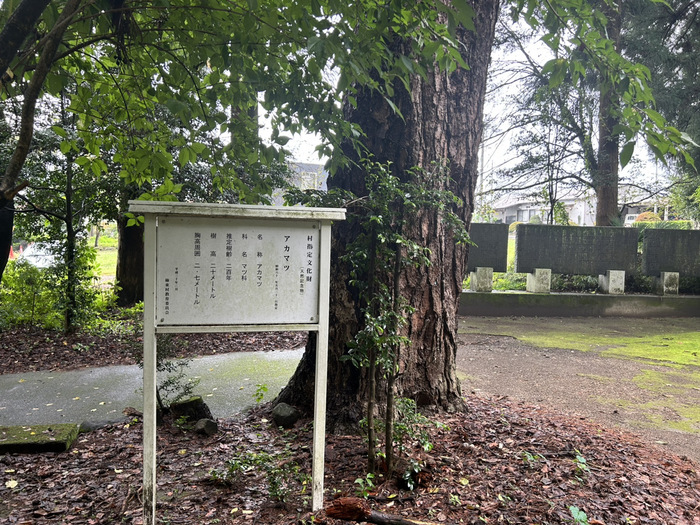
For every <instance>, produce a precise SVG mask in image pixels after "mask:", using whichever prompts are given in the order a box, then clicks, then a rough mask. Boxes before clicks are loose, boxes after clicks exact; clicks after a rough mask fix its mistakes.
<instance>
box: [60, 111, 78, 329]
mask: <svg viewBox="0 0 700 525" xmlns="http://www.w3.org/2000/svg"><path fill="white" fill-rule="evenodd" d="M62 107H63V105H62ZM62 117H63V118H64V119H65V115H62ZM73 160H74V155H73V154H71V153H69V154H68V156H67V157H66V188H65V198H66V202H65V206H66V212H65V213H66V215H65V218H64V222H65V225H66V253H65V262H66V290H65V293H66V306H65V308H66V310H65V312H64V323H63V330H64V331H65V332H66V333H67V334H68V333H72V332H74V331H75V328H76V327H75V313H76V311H77V310H78V297H77V282H76V281H77V272H76V261H75V258H76V242H75V241H76V237H77V232H76V231H75V225H74V224H73Z"/></svg>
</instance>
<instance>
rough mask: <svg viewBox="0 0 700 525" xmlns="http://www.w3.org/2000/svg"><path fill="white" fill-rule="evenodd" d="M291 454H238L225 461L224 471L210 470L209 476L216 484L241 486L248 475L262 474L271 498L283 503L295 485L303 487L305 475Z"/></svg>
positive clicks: (287, 451) (289, 452) (286, 450)
mask: <svg viewBox="0 0 700 525" xmlns="http://www.w3.org/2000/svg"><path fill="white" fill-rule="evenodd" d="M291 457H292V453H291V451H290V450H289V449H288V448H286V449H285V450H284V451H282V452H280V453H278V454H270V453H268V452H241V453H239V454H236V455H234V456H233V457H232V458H231V459H229V460H227V461H226V467H225V468H224V469H212V470H211V471H210V472H209V476H210V477H211V479H212V480H213V481H214V482H215V483H220V484H223V485H231V486H235V485H237V484H238V485H240V484H241V482H242V481H243V476H244V475H247V474H251V473H260V472H262V473H264V475H265V479H266V481H267V485H268V491H269V493H270V496H271V497H272V498H273V499H275V500H277V501H281V502H284V501H285V500H286V499H287V498H288V497H289V495H290V494H291V493H292V490H293V488H294V484H295V483H300V484H301V485H302V487H303V486H305V485H306V484H307V483H308V481H309V479H308V477H309V476H308V475H307V474H304V473H303V472H302V471H301V467H300V466H299V465H298V464H297V463H296V462H295V461H292V460H291Z"/></svg>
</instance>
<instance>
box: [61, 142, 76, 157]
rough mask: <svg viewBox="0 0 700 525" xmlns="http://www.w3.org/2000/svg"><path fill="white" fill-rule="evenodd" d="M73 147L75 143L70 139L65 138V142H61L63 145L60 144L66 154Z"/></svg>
mask: <svg viewBox="0 0 700 525" xmlns="http://www.w3.org/2000/svg"><path fill="white" fill-rule="evenodd" d="M72 147H73V143H72V142H70V141H67V140H64V141H63V142H61V145H60V146H59V148H60V149H61V153H63V154H64V155H66V154H67V153H68V152H69V151H70V150H71V148H72Z"/></svg>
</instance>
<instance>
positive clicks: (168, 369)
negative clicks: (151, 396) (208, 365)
mask: <svg viewBox="0 0 700 525" xmlns="http://www.w3.org/2000/svg"><path fill="white" fill-rule="evenodd" d="M157 347H158V351H157V353H156V372H157V375H158V384H157V386H156V399H157V401H158V408H159V409H160V411H161V412H163V413H165V412H167V411H168V409H169V407H170V405H171V404H173V403H177V402H178V401H181V400H183V399H187V398H190V397H192V395H193V394H194V389H195V388H196V387H197V385H199V379H193V378H190V377H188V375H187V367H188V366H189V365H190V362H191V361H192V359H176V358H175V357H176V355H177V346H176V344H175V340H174V338H173V335H172V334H158V335H157ZM139 357H140V358H141V359H142V357H143V356H142V354H140V355H139ZM139 366H141V367H143V361H142V360H141V361H140V362H139Z"/></svg>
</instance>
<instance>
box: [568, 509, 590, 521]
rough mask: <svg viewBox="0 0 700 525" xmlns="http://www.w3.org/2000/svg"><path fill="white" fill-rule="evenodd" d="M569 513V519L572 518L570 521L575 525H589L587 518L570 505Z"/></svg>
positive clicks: (583, 513)
mask: <svg viewBox="0 0 700 525" xmlns="http://www.w3.org/2000/svg"><path fill="white" fill-rule="evenodd" d="M569 512H570V513H571V517H572V518H573V519H572V520H571V521H572V522H573V523H575V524H576V525H589V524H588V516H587V515H586V513H585V512H583V511H582V510H581V509H579V508H578V507H577V506H575V505H571V506H570V507H569Z"/></svg>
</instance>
